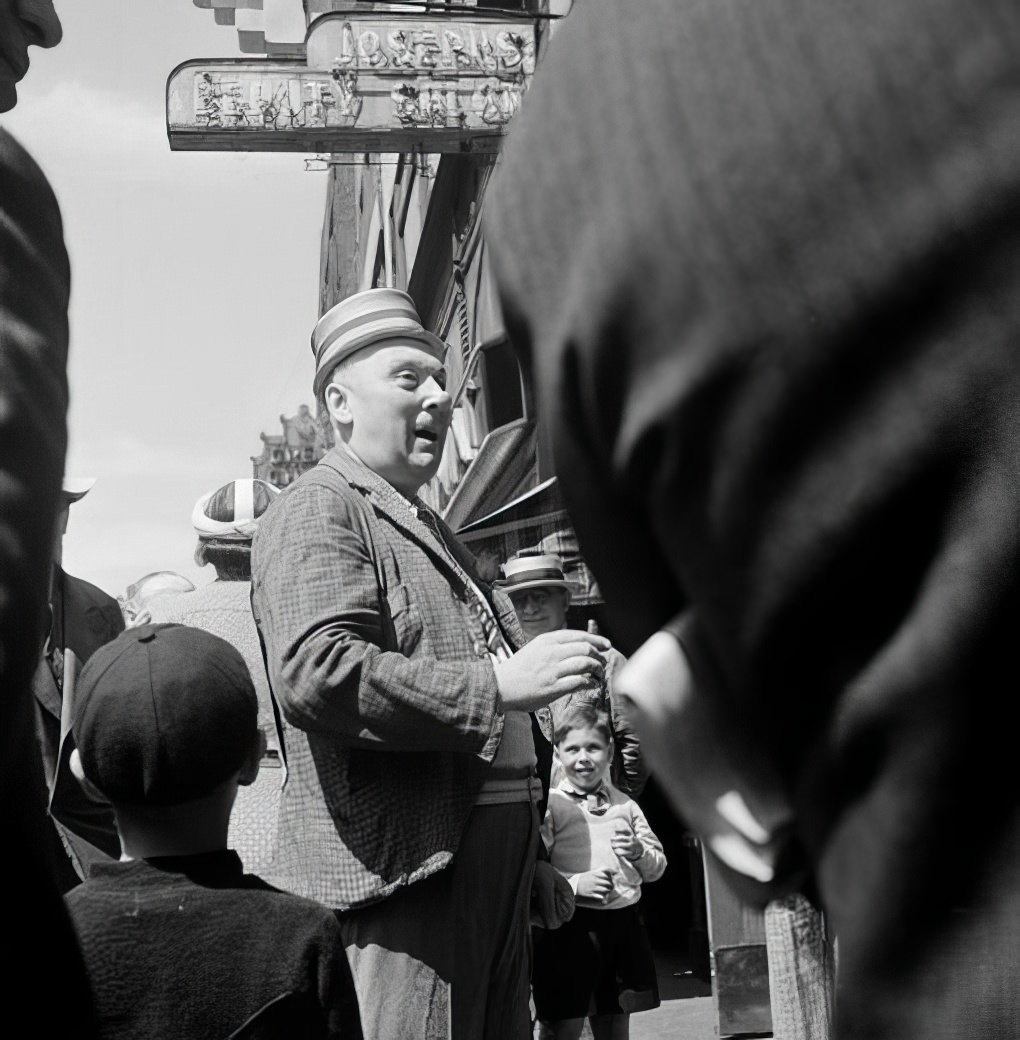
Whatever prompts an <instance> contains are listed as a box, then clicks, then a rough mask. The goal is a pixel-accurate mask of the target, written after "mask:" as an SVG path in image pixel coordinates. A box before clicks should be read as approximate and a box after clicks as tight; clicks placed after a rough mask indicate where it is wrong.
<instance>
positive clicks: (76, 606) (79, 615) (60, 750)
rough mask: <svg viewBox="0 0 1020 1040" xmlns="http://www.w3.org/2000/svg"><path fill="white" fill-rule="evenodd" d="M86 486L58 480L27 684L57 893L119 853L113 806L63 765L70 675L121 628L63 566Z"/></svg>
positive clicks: (104, 600)
mask: <svg viewBox="0 0 1020 1040" xmlns="http://www.w3.org/2000/svg"><path fill="white" fill-rule="evenodd" d="M94 483H95V480H93V479H91V478H66V477H65V478H64V482H63V488H62V496H61V512H60V515H59V516H58V519H57V530H56V534H55V535H54V539H53V550H52V567H51V568H50V595H49V606H50V625H49V632H48V634H47V637H46V641H45V643H44V644H43V652H42V656H41V659H40V661H39V665H38V667H37V668H36V672H35V676H34V677H33V680H32V690H33V692H34V693H35V704H36V735H37V737H38V740H39V746H40V749H41V750H42V760H43V774H44V776H45V779H46V788H47V791H48V792H49V799H48V802H49V811H50V817H51V819H52V821H53V826H54V828H55V832H54V833H55V837H56V838H57V839H58V841H59V845H58V849H59V851H60V852H61V853H62V855H58V857H57V863H58V872H59V876H60V886H61V890H62V891H64V892H66V891H68V889H70V888H73V887H74V886H75V885H77V884H78V883H79V882H80V881H81V880H82V879H83V878H84V877H85V876H86V875H87V874H88V869H89V865H90V864H91V863H93V862H95V861H96V860H104V859H117V858H118V857H119V856H120V841H119V840H118V838H117V825H116V822H115V821H114V818H113V808H112V807H111V806H110V804H109V803H108V802H107V801H106V800H105V799H103V798H101V797H97V796H95V795H93V794H91V793H89V792H87V791H85V790H83V788H82V786H81V784H79V783H78V782H77V781H76V780H75V778H74V777H73V776H72V775H71V771H70V768H69V765H68V763H69V760H70V755H71V750H72V748H73V740H72V739H71V737H70V735H69V732H70V728H71V720H72V719H73V717H74V712H75V685H76V682H77V676H78V671H79V670H80V668H81V666H82V665H83V664H84V663H85V662H86V661H87V660H88V659H89V658H90V657H91V656H92V654H93V653H95V651H96V650H98V649H99V647H101V646H102V645H103V644H104V643H108V642H110V640H111V639H114V638H116V636H117V635H118V634H119V633H120V632H123V631H124V618H123V616H122V615H121V612H120V606H119V605H118V603H117V601H116V600H115V599H114V598H113V596H110V595H109V594H108V593H106V592H103V590H102V589H100V588H98V587H97V586H95V585H93V584H92V583H91V582H88V581H85V580H84V579H83V578H77V577H75V576H74V575H73V574H68V573H67V571H65V570H64V567H63V536H64V534H65V533H66V531H67V521H68V514H69V513H70V509H71V506H72V505H73V504H74V503H75V502H79V501H81V499H82V498H84V497H85V495H86V494H88V492H89V491H90V490H91V488H92V485H93V484H94Z"/></svg>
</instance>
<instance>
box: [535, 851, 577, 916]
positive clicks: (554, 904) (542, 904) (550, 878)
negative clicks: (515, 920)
mask: <svg viewBox="0 0 1020 1040" xmlns="http://www.w3.org/2000/svg"><path fill="white" fill-rule="evenodd" d="M573 916H574V892H573V889H571V887H570V883H569V882H568V881H567V879H566V878H565V877H564V876H563V875H562V874H561V873H560V872H559V871H558V870H557V869H556V868H555V867H554V866H553V865H552V864H551V863H549V862H547V861H546V860H541V859H540V860H539V861H538V862H537V863H536V864H535V878H534V880H533V881H532V883H531V923H532V924H533V925H535V926H537V927H539V928H548V929H552V928H559V926H560V925H561V924H563V923H564V922H566V921H569V920H570V919H571V917H573Z"/></svg>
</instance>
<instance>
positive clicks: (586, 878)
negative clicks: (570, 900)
mask: <svg viewBox="0 0 1020 1040" xmlns="http://www.w3.org/2000/svg"><path fill="white" fill-rule="evenodd" d="M612 891H613V872H612V871H611V870H610V869H609V868H608V867H603V868H602V870H586V871H585V872H584V873H583V874H578V875H577V887H576V892H577V894H578V895H579V896H583V897H584V898H585V899H594V900H597V901H598V902H600V903H604V902H605V901H606V897H607V896H608V895H609V893H610V892H612Z"/></svg>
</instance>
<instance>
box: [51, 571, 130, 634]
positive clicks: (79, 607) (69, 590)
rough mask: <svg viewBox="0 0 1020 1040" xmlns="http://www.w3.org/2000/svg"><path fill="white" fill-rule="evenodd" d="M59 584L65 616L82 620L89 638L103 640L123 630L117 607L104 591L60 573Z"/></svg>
mask: <svg viewBox="0 0 1020 1040" xmlns="http://www.w3.org/2000/svg"><path fill="white" fill-rule="evenodd" d="M62 584H63V597H64V610H65V613H66V615H67V617H69V618H74V617H79V618H82V619H84V620H85V622H86V624H87V625H88V629H89V631H90V632H91V633H92V635H93V636H95V637H97V638H100V639H104V640H105V639H113V638H114V636H116V635H118V634H119V633H121V632H123V631H124V615H123V614H122V613H121V610H120V604H119V603H118V602H117V600H116V599H114V597H113V596H111V595H110V594H109V593H108V592H104V591H103V590H102V589H101V588H99V586H98V585H93V584H92V582H90V581H86V580H85V579H84V578H78V577H76V576H75V575H73V574H68V573H67V571H64V575H63V582H62Z"/></svg>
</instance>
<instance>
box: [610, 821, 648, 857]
mask: <svg viewBox="0 0 1020 1040" xmlns="http://www.w3.org/2000/svg"><path fill="white" fill-rule="evenodd" d="M609 844H610V845H611V846H612V849H613V852H615V853H616V854H617V856H619V857H620V858H621V859H629V860H635V859H640V858H641V857H642V856H643V855H644V854H645V847H644V845H642V844H641V839H640V838H639V837H638V836H637V835H636V834H635V833H634V829H633V828H632V827H629V826H627V825H625V824H623V825H621V826H619V827H617V828H616V830H615V831H614V832H613V836H612V837H611V838H610V839H609Z"/></svg>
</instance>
